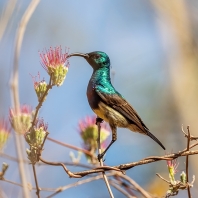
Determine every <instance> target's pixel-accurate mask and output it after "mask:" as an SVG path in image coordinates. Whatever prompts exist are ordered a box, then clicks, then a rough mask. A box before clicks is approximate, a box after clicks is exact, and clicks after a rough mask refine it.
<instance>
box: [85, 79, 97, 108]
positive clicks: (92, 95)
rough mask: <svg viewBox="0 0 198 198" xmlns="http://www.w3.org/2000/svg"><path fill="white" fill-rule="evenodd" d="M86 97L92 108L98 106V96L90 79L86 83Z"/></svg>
mask: <svg viewBox="0 0 198 198" xmlns="http://www.w3.org/2000/svg"><path fill="white" fill-rule="evenodd" d="M87 99H88V102H89V105H90V107H91V108H92V109H97V108H98V103H99V102H100V97H99V96H98V94H97V93H96V91H95V85H94V83H92V82H91V81H90V82H89V84H88V87H87Z"/></svg>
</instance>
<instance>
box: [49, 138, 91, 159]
mask: <svg viewBox="0 0 198 198" xmlns="http://www.w3.org/2000/svg"><path fill="white" fill-rule="evenodd" d="M47 139H48V140H50V141H52V142H54V143H56V144H59V145H61V146H64V147H67V148H71V149H74V150H76V151H81V152H83V153H85V154H87V155H89V156H91V157H93V154H92V153H91V152H89V151H88V150H86V149H83V148H79V147H77V146H73V145H71V144H67V143H64V142H60V141H58V140H55V139H53V138H50V137H47Z"/></svg>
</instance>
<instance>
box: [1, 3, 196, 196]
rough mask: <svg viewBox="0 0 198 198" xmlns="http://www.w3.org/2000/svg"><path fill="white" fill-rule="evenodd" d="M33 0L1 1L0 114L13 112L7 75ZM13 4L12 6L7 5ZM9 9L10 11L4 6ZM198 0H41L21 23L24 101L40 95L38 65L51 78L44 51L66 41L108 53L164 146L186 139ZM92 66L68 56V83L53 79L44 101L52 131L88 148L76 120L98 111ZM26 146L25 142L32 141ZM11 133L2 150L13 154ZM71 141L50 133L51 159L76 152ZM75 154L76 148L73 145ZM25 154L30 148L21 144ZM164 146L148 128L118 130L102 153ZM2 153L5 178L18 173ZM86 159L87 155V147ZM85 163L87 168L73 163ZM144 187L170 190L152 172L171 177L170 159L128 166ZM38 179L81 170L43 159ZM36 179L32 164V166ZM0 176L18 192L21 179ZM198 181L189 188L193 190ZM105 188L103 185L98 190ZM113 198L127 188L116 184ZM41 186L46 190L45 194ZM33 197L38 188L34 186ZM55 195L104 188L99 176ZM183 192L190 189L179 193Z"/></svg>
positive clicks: (48, 181)
mask: <svg viewBox="0 0 198 198" xmlns="http://www.w3.org/2000/svg"><path fill="white" fill-rule="evenodd" d="M29 3H30V1H26V0H0V16H1V18H0V76H1V77H0V96H1V97H0V116H1V117H5V116H8V110H9V108H10V106H11V99H10V86H9V80H10V76H11V72H12V68H13V57H14V44H15V35H16V30H17V27H18V25H19V22H20V20H21V17H22V16H23V14H24V12H25V10H26V9H27V6H28V5H29ZM8 5H9V6H10V7H7V6H8ZM7 9H8V10H7ZM197 12H198V2H197V1H196V0H191V1H187V0H174V1H171V0H169V1H167V0H161V1H154V0H150V1H148V0H138V1H137V0H114V1H110V0H108V1H107V0H100V1H99V0H95V1H91V0H83V1H71V0H65V1H53V0H41V1H40V3H39V5H38V6H37V8H36V10H35V12H34V13H33V15H32V17H31V18H30V21H29V23H28V25H27V29H26V31H25V35H24V39H23V42H22V48H21V52H20V59H19V92H20V103H21V104H29V105H31V106H32V107H33V108H35V107H36V105H37V97H36V94H35V92H34V88H33V81H32V78H31V76H30V74H31V75H33V76H35V75H37V73H38V72H40V75H41V78H44V79H45V80H46V81H48V78H49V77H48V75H47V73H46V71H45V70H44V69H43V68H42V66H41V65H40V58H39V53H38V51H42V50H43V49H45V48H47V49H48V48H49V47H50V46H52V47H55V46H59V45H61V46H62V48H63V49H64V48H65V47H68V48H69V52H70V53H73V52H82V53H87V52H92V51H104V52H106V53H107V54H108V55H109V57H110V60H111V66H112V68H111V71H112V73H113V85H114V86H115V88H116V89H117V90H118V91H119V92H120V93H121V94H122V95H123V96H124V97H125V98H126V99H127V100H128V101H129V102H130V103H131V104H132V105H133V107H134V108H135V109H136V110H137V112H138V113H139V115H140V116H141V117H142V119H143V120H144V122H145V124H146V125H147V126H148V128H149V129H150V130H151V132H152V133H153V134H154V135H155V136H156V137H158V138H159V140H161V142H162V143H163V144H164V145H165V147H166V149H167V151H166V153H171V152H177V151H179V150H183V149H184V148H186V139H185V138H184V136H183V133H182V131H181V125H182V124H183V126H184V128H185V129H186V126H187V125H190V129H191V133H192V134H193V135H194V136H198V116H197V112H198V104H197V102H198V81H197V78H198V68H197V63H198V56H197V50H198V45H197V44H198V36H197V35H198V15H197V14H196V13H197ZM91 74H92V69H91V67H90V66H89V65H88V63H87V62H86V61H85V60H84V59H82V58H79V57H73V58H71V59H70V67H69V72H68V74H67V78H66V80H65V82H64V84H63V86H61V87H59V88H56V87H54V88H53V89H52V91H51V92H50V93H49V95H48V97H47V100H46V102H45V103H44V105H43V107H42V109H41V111H40V117H43V118H44V120H45V121H46V122H48V124H49V132H50V135H49V137H52V138H54V139H57V140H61V141H63V142H66V143H69V144H73V145H76V146H78V147H82V139H81V138H80V135H79V133H78V130H77V127H78V122H79V120H80V119H83V118H84V117H85V116H87V115H93V112H92V110H91V109H90V107H89V105H88V102H87V98H86V88H87V84H88V81H89V78H90V76H91ZM26 147H28V146H27V145H26ZM15 150H16V149H15V145H14V134H12V135H11V138H10V139H9V141H8V143H7V145H6V148H5V149H4V152H5V153H7V154H10V155H12V156H16V151H15ZM69 152H70V149H67V148H63V147H61V146H58V145H56V144H54V143H52V142H50V141H46V143H45V148H44V151H43V158H45V159H46V160H49V161H70V157H69ZM73 152H74V154H75V155H77V152H75V151H73ZM24 153H25V151H24ZM164 154H165V152H164V151H163V150H162V149H161V148H160V147H159V145H157V144H156V143H155V142H154V141H153V140H152V139H150V138H148V137H147V136H142V135H139V134H135V133H131V132H130V131H129V130H126V129H118V140H117V142H116V143H115V144H114V145H113V146H112V147H111V149H110V150H109V151H108V152H107V154H106V156H105V159H106V160H105V163H106V164H108V165H119V164H123V163H128V162H133V161H138V160H140V159H142V158H145V157H147V156H153V155H164ZM4 161H6V162H7V163H8V164H9V169H8V171H7V172H6V178H7V179H10V180H13V181H16V182H19V183H20V179H19V172H18V165H17V163H15V162H12V161H9V160H7V159H4V158H0V163H1V164H2V162H4ZM178 161H179V163H180V164H179V168H178V169H179V172H178V175H177V176H176V178H179V174H180V172H181V171H183V170H185V158H180V159H179V160H178ZM81 162H82V163H87V161H86V158H85V157H84V156H82V158H81ZM189 163H190V171H189V180H190V181H191V179H192V175H194V174H195V175H196V176H198V170H197V167H198V160H197V157H196V156H191V157H190V160H189ZM71 170H74V171H79V170H84V169H79V168H71ZM126 173H127V175H128V176H130V177H131V178H133V179H134V180H135V181H136V182H137V183H138V184H139V185H141V186H142V187H143V188H144V189H146V190H147V191H148V192H151V193H153V194H156V195H159V196H162V195H165V193H166V191H167V189H168V185H167V184H166V183H164V182H163V181H161V180H160V179H159V178H158V177H157V176H156V175H155V173H160V174H161V175H162V176H164V177H165V178H167V179H168V171H167V166H166V162H165V161H161V162H157V163H152V164H148V165H143V166H138V167H135V168H133V169H130V170H128V171H127V172H126ZM37 174H38V181H39V185H40V186H42V187H49V188H56V187H59V186H63V185H67V184H69V183H72V182H74V181H78V179H69V178H68V176H67V175H66V174H65V173H64V171H63V170H62V168H60V167H51V166H39V167H38V168H37ZM27 175H28V178H29V179H30V181H29V182H30V183H32V184H33V186H35V184H34V180H33V175H32V170H31V169H30V172H27ZM0 183H1V187H0V190H1V195H2V197H22V191H21V188H20V187H17V186H14V185H12V184H8V183H5V182H0ZM197 187H198V181H196V182H195V185H194V188H193V189H192V195H194V196H195V195H196V194H197V193H198V192H197ZM98 191H99V193H98ZM113 193H114V195H115V197H119V198H121V197H124V195H122V194H121V193H120V192H118V191H117V190H115V189H113ZM46 195H47V193H46V192H41V196H46ZM32 197H36V195H35V192H32ZM56 197H57V198H58V197H60V198H61V197H80V198H88V197H95V198H100V197H108V192H107V189H106V187H105V184H104V181H103V180H97V181H94V182H92V183H88V184H84V185H81V186H77V187H74V188H71V189H68V190H66V191H64V192H62V193H60V194H58V195H57V196H56ZM177 197H180V198H182V197H187V192H186V191H183V192H180V193H179V195H178V196H177Z"/></svg>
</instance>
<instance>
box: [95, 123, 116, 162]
mask: <svg viewBox="0 0 198 198" xmlns="http://www.w3.org/2000/svg"><path fill="white" fill-rule="evenodd" d="M110 127H111V130H112V140H111V143H110V144H109V145H108V146H107V148H106V149H105V150H104V151H103V152H102V153H101V154H98V160H99V161H100V159H102V158H103V156H104V154H105V153H106V152H107V150H108V149H109V148H110V147H111V145H112V144H113V143H114V142H115V141H116V140H117V130H116V126H114V125H111V124H110Z"/></svg>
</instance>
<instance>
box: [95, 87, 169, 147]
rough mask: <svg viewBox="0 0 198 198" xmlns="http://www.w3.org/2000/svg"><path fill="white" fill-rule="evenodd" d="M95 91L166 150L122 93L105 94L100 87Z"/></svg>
mask: <svg viewBox="0 0 198 198" xmlns="http://www.w3.org/2000/svg"><path fill="white" fill-rule="evenodd" d="M102 89H103V90H102ZM95 91H96V93H97V94H98V96H99V97H100V98H101V99H102V101H103V102H104V103H106V104H107V105H109V106H110V107H111V108H113V109H115V110H116V111H118V112H119V113H120V114H121V115H123V116H124V117H125V118H127V119H128V120H129V121H130V122H131V124H134V125H136V126H137V127H138V128H139V129H140V131H142V132H143V133H144V134H145V135H148V136H149V137H151V138H152V139H153V140H154V141H155V142H157V143H158V144H159V145H160V146H161V147H162V148H163V149H164V150H165V147H164V146H163V145H162V143H161V142H160V141H159V140H158V139H157V138H156V137H155V136H154V135H153V134H152V133H151V132H150V131H149V129H148V128H147V127H146V125H145V124H144V122H143V121H142V119H141V118H140V116H139V115H138V114H137V112H136V111H135V110H134V109H133V107H132V106H131V105H130V104H129V103H128V102H127V101H126V100H125V99H124V98H123V96H122V95H121V94H120V93H118V92H114V93H111V94H109V93H106V92H104V87H103V86H98V87H97V88H96V89H95ZM106 91H107V90H106Z"/></svg>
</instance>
